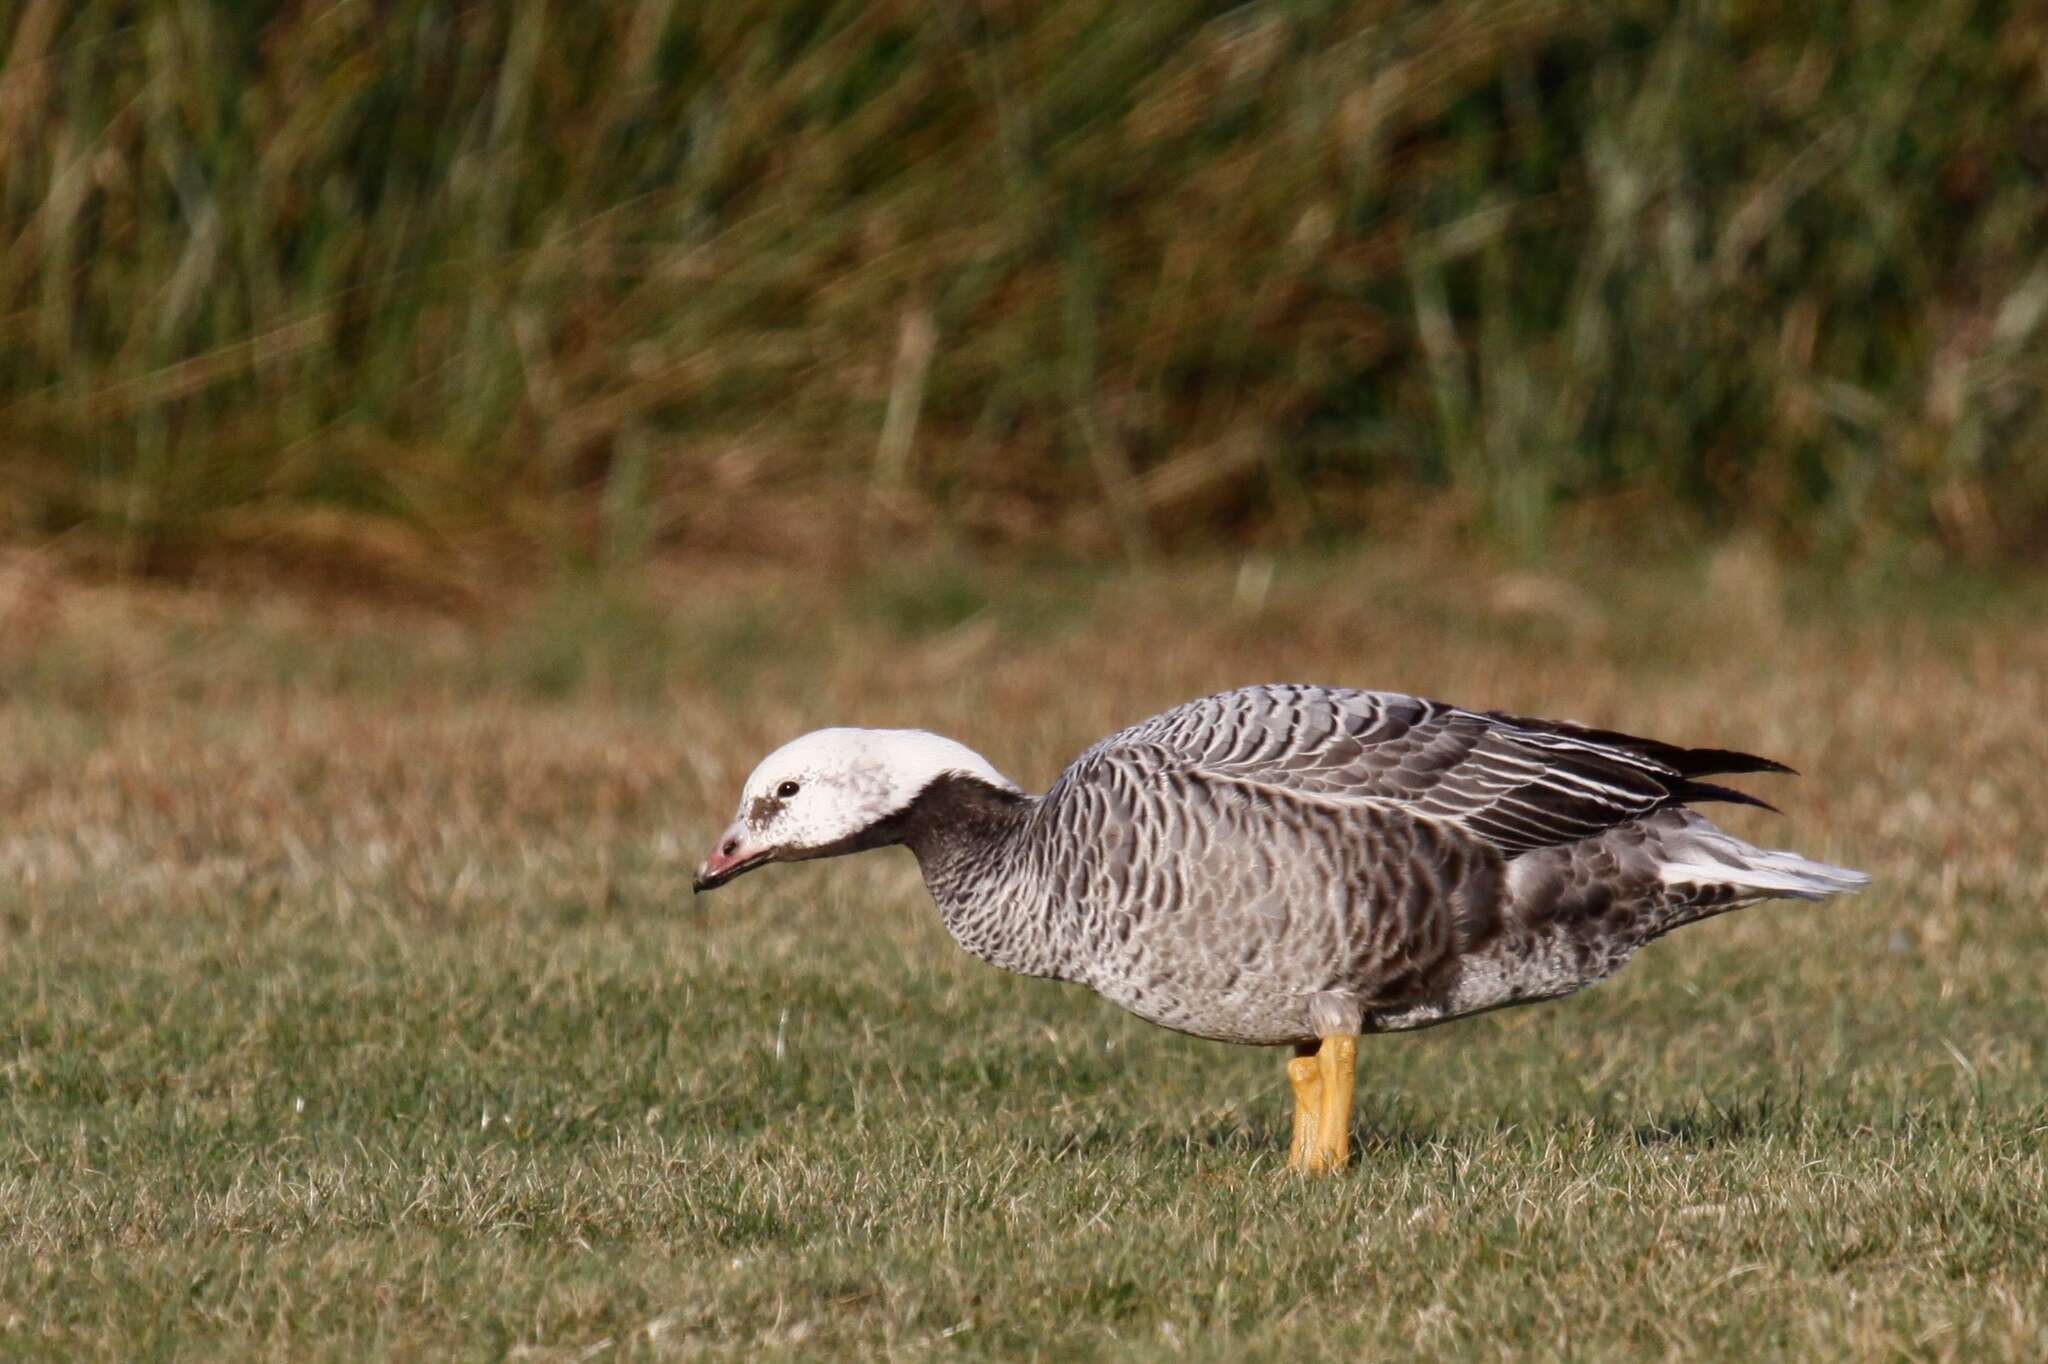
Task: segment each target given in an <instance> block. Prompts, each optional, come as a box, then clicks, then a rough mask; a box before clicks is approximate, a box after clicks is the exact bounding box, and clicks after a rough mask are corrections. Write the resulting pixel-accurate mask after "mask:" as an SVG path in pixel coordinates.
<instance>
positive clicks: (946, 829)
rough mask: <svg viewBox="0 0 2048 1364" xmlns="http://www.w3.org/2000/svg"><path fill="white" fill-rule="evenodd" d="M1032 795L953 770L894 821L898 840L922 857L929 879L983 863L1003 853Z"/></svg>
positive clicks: (932, 785)
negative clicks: (961, 865)
mask: <svg viewBox="0 0 2048 1364" xmlns="http://www.w3.org/2000/svg"><path fill="white" fill-rule="evenodd" d="M1030 808H1031V797H1029V796H1027V795H1024V794H1023V793H1022V792H1019V791H1006V790H1004V789H1003V788H1002V787H1000V786H991V785H989V784H988V783H987V782H985V781H983V780H982V779H981V778H979V777H970V776H968V775H967V774H966V773H964V772H948V773H946V774H944V775H943V776H940V777H938V778H937V779H935V780H934V781H933V782H932V784H931V785H929V786H927V787H925V788H924V790H922V791H920V792H918V793H917V799H915V800H913V801H911V802H910V804H909V806H908V807H907V808H905V809H904V810H903V812H902V813H901V814H899V815H897V816H895V817H894V819H893V820H892V821H890V822H892V823H895V825H896V829H895V830H894V832H895V837H894V838H892V839H891V840H890V841H891V842H895V843H901V844H902V845H903V846H904V847H906V848H908V849H910V850H911V851H912V852H913V853H916V854H917V862H918V865H919V866H921V867H923V868H925V872H926V876H927V878H929V876H930V873H931V871H932V870H933V869H934V868H935V867H951V866H952V865H954V864H956V863H963V862H965V863H979V862H982V861H986V860H988V859H989V858H991V857H996V856H1000V855H1001V850H1002V847H1003V844H1004V843H1006V842H1007V841H1008V839H1009V837H1010V835H1011V834H1013V833H1014V832H1015V831H1016V830H1017V829H1018V828H1019V827H1020V826H1021V825H1022V824H1023V822H1024V817H1025V815H1026V814H1027V813H1029V811H1030Z"/></svg>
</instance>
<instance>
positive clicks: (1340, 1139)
mask: <svg viewBox="0 0 2048 1364" xmlns="http://www.w3.org/2000/svg"><path fill="white" fill-rule="evenodd" d="M1357 1073H1358V1038H1357V1037H1355V1036H1353V1035H1351V1034H1349V1033H1342V1034H1338V1035H1336V1036H1332V1037H1325V1038H1324V1039H1323V1044H1322V1046H1321V1047H1319V1048H1317V1049H1316V1051H1315V1052H1314V1053H1313V1054H1306V1053H1305V1054H1303V1055H1299V1056H1296V1057H1295V1058H1294V1059H1293V1060H1292V1061H1289V1062H1288V1063H1287V1082H1288V1084H1290V1085H1291V1086H1293V1088H1294V1135H1293V1139H1292V1140H1291V1141H1290V1142H1289V1143H1288V1149H1287V1167H1288V1168H1289V1169H1291V1170H1299V1171H1300V1172H1301V1173H1303V1174H1312V1175H1320V1174H1335V1173H1336V1172H1337V1171H1339V1170H1341V1169H1343V1168H1344V1167H1345V1165H1347V1164H1348V1163H1349V1162H1350V1160H1351V1095H1352V1090H1353V1086H1354V1084H1355V1082H1356V1079H1357Z"/></svg>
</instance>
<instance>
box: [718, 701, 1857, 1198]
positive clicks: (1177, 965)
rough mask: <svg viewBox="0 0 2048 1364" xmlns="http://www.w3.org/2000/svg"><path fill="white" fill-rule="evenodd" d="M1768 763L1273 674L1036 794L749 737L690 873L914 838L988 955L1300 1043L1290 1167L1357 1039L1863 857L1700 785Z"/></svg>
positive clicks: (1165, 716) (972, 939)
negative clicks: (753, 756) (1754, 827)
mask: <svg viewBox="0 0 2048 1364" xmlns="http://www.w3.org/2000/svg"><path fill="white" fill-rule="evenodd" d="M1790 771H1791V769H1790V768H1788V767H1785V766H1784V765H1782V764H1780V763H1776V762H1772V761H1771V760H1769V759H1767V758H1759V757H1756V756H1754V755H1751V754H1748V753H1740V752H1735V751H1732V750H1729V749H1720V748H1684V747H1679V746H1677V745H1674V744H1668V743H1662V742H1659V741H1657V740H1653V739H1640V738H1635V737H1632V736H1630V735H1627V734H1621V733H1617V732H1614V731H1612V730H1604V729H1594V728H1591V727H1588V726H1585V725H1581V724H1576V723H1570V722H1561V721H1553V720H1538V719H1530V718H1527V717H1523V716H1518V715H1511V714H1507V713H1505V712H1500V711H1483V712H1482V711H1474V710H1466V709H1462V708H1460V707H1458V706H1454V705H1447V704H1445V703H1443V702H1439V701H1431V700H1425V699H1421V698H1418V697H1413V696H1405V695H1401V694H1398V693H1394V692H1375V691H1356V690H1349V689H1344V688H1337V687H1321V686H1305V685H1291V684H1288V685H1270V686H1255V687H1246V688H1242V689H1239V690H1235V691H1227V692H1222V693H1219V694H1217V695H1214V696H1209V697H1205V698H1202V699H1200V700H1196V701H1190V702H1187V703H1185V704H1183V705H1180V706H1176V707H1174V708H1173V709H1171V710H1168V711H1165V712H1163V713H1161V714H1159V715H1156V716H1153V717H1152V718H1151V719H1149V720H1144V721H1140V722H1139V723H1137V724H1135V725H1132V726H1131V727H1129V728H1128V729H1124V730H1121V731H1119V732H1117V733H1115V734H1112V735H1110V736H1109V737H1108V738H1105V739H1103V740H1101V741H1100V742H1098V743H1096V744H1095V745H1094V746H1093V747H1091V748H1089V749H1088V750H1087V751H1086V752H1084V753H1083V754H1081V756H1080V757H1078V758H1076V759H1075V760H1074V761H1073V763H1072V764H1070V765H1069V766H1068V767H1067V769H1066V770H1065V771H1064V772H1062V773H1061V774H1060V776H1059V778H1058V779H1057V780H1056V781H1054V782H1053V784H1052V785H1051V787H1049V788H1048V789H1047V790H1046V791H1045V793H1044V794H1043V795H1037V796H1034V795H1031V794H1029V793H1028V792H1026V791H1025V790H1023V789H1022V788H1021V787H1019V786H1018V785H1017V784H1016V783H1015V782H1013V781H1011V780H1010V779H1009V778H1008V777H1005V776H1004V775H1003V774H1002V773H1001V772H999V771H997V770H996V768H995V767H994V766H993V765H991V764H990V762H989V761H988V759H986V758H984V757H982V756H981V755H980V754H979V753H976V752H974V751H973V750H972V749H970V748H967V747H966V746H964V745H962V744H959V743H956V742H954V741H953V740H951V739H947V738H943V737H941V736H939V735H937V734H932V733H928V732H926V731H923V730H916V729H851V728H834V729H820V730H816V731H814V732H812V733H809V734H805V735H803V736H802V737H800V738H797V739H794V740H791V741H790V742H789V743H787V744H784V745H783V746H782V747H780V748H778V749H776V750H775V751H774V752H772V753H770V754H769V755H768V756H767V757H765V758H763V759H762V760H761V762H760V765H759V766H757V767H756V768H755V769H754V771H753V773H752V775H750V776H749V777H748V778H747V781H746V785H745V787H744V789H743V790H742V792H741V795H740V802H739V810H738V813H737V815H736V816H735V817H734V819H733V821H732V823H731V825H730V826H729V827H728V828H727V829H726V830H725V832H724V833H723V834H721V835H720V836H719V839H718V842H717V843H716V845H715V847H714V850H713V851H712V853H711V854H710V856H709V857H707V858H706V859H705V860H704V862H703V864H702V865H701V866H700V867H699V868H698V869H697V872H696V875H695V877H694V880H693V886H694V890H695V891H697V892H704V891H709V890H712V889H714V888H715V887H718V886H722V885H724V884H726V883H727V882H729V881H731V880H733V879H734V878H736V877H738V876H740V875H742V874H743V873H746V872H749V871H753V870H755V869H757V868H759V867H762V866H765V865H767V864H768V863H771V862H795V861H802V860H805V859H809V858H816V857H834V856H838V855H841V854H845V853H854V852H861V851H863V850H866V849H870V848H881V847H888V846H892V845H898V844H900V845H902V846H904V847H907V848H909V849H910V851H911V852H912V853H913V854H914V855H915V856H916V858H917V861H918V865H919V868H920V870H921V871H922V873H923V876H924V881H925V885H926V887H927V888H928V889H929V891H930V892H931V896H932V899H933V901H934V902H935V903H936V905H937V907H938V911H939V914H940V917H941V918H942V919H943V920H944V922H945V926H946V928H947V930H948V931H949V932H950V933H951V934H952V936H953V938H954V940H955V941H956V942H958V943H959V945H960V946H961V947H963V948H964V949H966V950H967V951H968V952H970V953H972V954H973V955H975V956H977V957H980V958H981V959H983V960H984V961H987V962H990V963H993V964H994V965H996V966H999V967H1002V968H1004V969H1006V970H1009V971H1014V972H1018V973H1020V974H1022V975H1026V976H1037V977H1043V978H1046V979H1050V980H1056V981H1070V982H1076V983H1079V984H1083V985H1086V986H1088V987H1090V988H1092V989H1094V990H1095V991H1096V992H1097V993H1099V994H1101V995H1102V996H1103V997H1104V998H1106V999H1108V1000H1110V1001H1111V1002H1113V1003H1115V1004H1118V1005H1120V1006H1122V1007H1123V1008H1125V1009H1127V1010H1129V1011H1130V1012H1132V1013H1134V1014H1136V1015H1138V1016H1139V1017H1140V1018H1143V1019H1146V1020H1148V1021H1150V1022H1152V1023H1156V1024H1159V1025H1160V1026H1162V1027H1166V1028H1172V1029H1175V1030H1177V1031H1179V1032H1183V1033H1188V1034H1192V1035H1193V1036H1196V1037H1203V1038H1210V1039H1214V1040H1216V1041H1222V1042H1235V1043H1241V1044H1247V1045H1253V1046H1281V1047H1291V1048H1293V1050H1294V1055H1293V1059H1291V1060H1290V1061H1289V1062H1288V1063H1287V1068H1286V1069H1287V1078H1288V1081H1289V1084H1290V1087H1291V1089H1292V1091H1293V1097H1294V1121H1293V1128H1292V1136H1291V1139H1290V1142H1289V1148H1288V1157H1287V1164H1288V1166H1289V1167H1291V1168H1293V1169H1295V1170H1299V1171H1302V1172H1305V1173H1326V1172H1332V1171H1336V1170H1340V1169H1342V1168H1343V1167H1344V1166H1345V1165H1346V1164H1347V1163H1348V1161H1349V1157H1350V1131H1351V1108H1352V1096H1353V1092H1354V1087H1355V1083H1356V1081H1355V1074H1356V1066H1357V1062H1356V1057H1357V1040H1358V1038H1359V1037H1360V1036H1363V1035H1367V1034H1373V1033H1384V1032H1398V1031H1402V1030H1406V1029H1411V1028H1423V1027H1429V1026H1432V1025H1434V1024H1438V1023H1444V1022H1448V1021H1450V1020H1452V1019H1455V1018H1463V1017H1465V1016H1467V1015H1470V1014H1477V1013H1482V1012H1485V1011H1487V1010H1491V1009H1499V1008H1504V1007H1507V1006H1510V1005H1518V1004H1530V1003H1534V1002H1536V1001H1539V1000H1546V999H1556V998H1559V997H1561V996H1564V995H1568V994H1571V993H1572V992H1574V991H1576V990H1580V989H1583V988H1584V987H1586V986H1588V985H1591V984H1593V983H1594V982H1596V981H1600V980H1604V979H1605V978H1607V977H1608V976H1611V975H1613V974H1614V973H1615V971H1617V970H1619V969H1620V968H1621V966H1622V965H1623V964H1624V963H1626V962H1627V961H1628V959H1629V958H1630V957H1631V956H1632V955H1633V954H1634V953H1635V951H1636V949H1638V948H1640V947H1642V946H1643V945H1644V944H1645V943H1648V942H1650V941H1651V940H1653V939H1655V938H1659V937H1662V936H1663V935H1664V934H1666V933H1669V932H1671V931H1672V930H1673V929H1675V928H1680V927H1682V926H1684V925H1686V924H1689V923H1693V922H1695V921H1697V920H1700V919H1706V918H1710V917H1712V916H1714V915H1717V914H1723V913H1726V912H1727V911H1729V910H1732V909H1740V908H1742V907H1744V906H1747V905H1751V904H1754V903H1756V902H1758V901H1760V900H1767V899H1773V898H1778V897H1793V898H1797V899H1805V900H1821V899H1825V898H1827V897H1828V896H1831V895H1835V894H1837V893H1840V892H1844V891H1853V890H1855V889H1857V888H1859V887H1861V886H1863V885H1865V884H1866V883H1867V882H1868V879H1869V878H1868V877H1866V876H1865V875H1864V874H1863V873H1861V872H1857V871H1853V870H1850V869H1849V868H1846V867H1837V866H1830V865H1828V864H1826V863H1824V862H1817V861H1813V860H1811V859H1809V858H1806V857H1803V856H1801V855H1799V854H1798V853H1794V852H1787V851H1772V850H1768V849H1764V848H1759V847H1756V846H1753V845H1752V844H1750V843H1747V842H1745V841H1743V840H1742V839H1740V838H1737V837H1735V836H1734V835H1732V834H1728V833H1725V832H1723V831H1722V830H1721V829H1719V828H1716V827H1715V826H1714V825H1713V824H1712V823H1710V822H1709V821H1708V820H1707V819H1706V818H1704V817H1703V816H1701V815H1700V814H1699V813H1697V812H1696V811H1695V810H1693V809H1692V808H1691V807H1692V806H1693V805H1695V804H1698V803H1702V802H1709V801H1722V802H1733V803H1737V804H1743V805H1755V806H1761V807H1763V808H1765V809H1772V808H1773V807H1771V806H1769V805H1767V804H1765V802H1763V801H1762V800H1759V799H1757V798H1756V797H1755V796H1752V795H1749V794H1747V793H1745V792H1742V791H1738V790H1734V789H1732V788H1729V787H1726V786H1721V785H1717V784H1715V783H1713V782H1709V781H1704V780H1702V778H1704V777H1708V776H1717V775H1727V774H1749V773H1774V772H1790Z"/></svg>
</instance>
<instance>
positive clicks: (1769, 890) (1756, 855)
mask: <svg viewBox="0 0 2048 1364" xmlns="http://www.w3.org/2000/svg"><path fill="white" fill-rule="evenodd" d="M1670 851H1671V852H1672V853H1674V854H1676V856H1675V857H1673V858H1672V859H1671V860H1669V861H1666V862H1663V863H1660V864H1659V866H1658V868H1657V876H1658V879H1659V880H1661V881H1663V882H1664V883H1665V884H1666V885H1676V884H1680V883H1684V884H1688V885H1700V886H1737V887H1740V888H1742V889H1745V890H1754V891H1758V892H1761V893H1762V894H1765V895H1791V896H1796V897H1798V898H1799V899H1802V900H1824V899H1826V898H1827V897H1828V896H1830V895H1840V894H1842V893H1844V892H1846V891H1855V890H1861V889H1863V887H1865V886H1867V885H1869V884H1870V878H1869V877H1868V876H1866V875H1864V874H1863V873H1862V872H1860V871H1856V870H1853V869H1851V868H1849V867H1837V866H1832V865H1830V864H1829V863H1826V862H1816V861H1814V860H1813V859H1812V858H1810V857H1802V856H1800V855H1799V854H1798V853H1796V852H1789V851H1786V850H1783V849H1775V848H1759V847H1756V846H1755V845H1753V844H1749V843H1745V842H1743V841H1742V840H1741V839H1739V838H1736V837H1734V836H1733V835H1731V834H1726V833H1723V832H1721V830H1719V829H1717V828H1715V827H1714V826H1713V825H1711V824H1709V823H1707V822H1706V821H1705V820H1704V819H1697V820H1695V822H1694V823H1693V824H1692V827H1690V828H1688V829H1687V830H1686V831H1685V833H1684V835H1683V836H1682V837H1681V838H1680V839H1678V840H1675V841H1674V843H1673V845H1672V846H1671V848H1670Z"/></svg>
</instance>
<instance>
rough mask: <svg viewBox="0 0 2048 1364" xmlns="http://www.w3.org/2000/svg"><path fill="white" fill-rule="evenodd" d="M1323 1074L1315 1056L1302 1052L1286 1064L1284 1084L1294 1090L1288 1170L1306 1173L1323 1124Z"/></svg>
mask: <svg viewBox="0 0 2048 1364" xmlns="http://www.w3.org/2000/svg"><path fill="white" fill-rule="evenodd" d="M1322 1077H1323V1072H1322V1067H1321V1066H1320V1065H1319V1064H1318V1063H1317V1061H1316V1058H1315V1053H1313V1052H1310V1051H1306V1050H1304V1051H1303V1052H1302V1053H1301V1054H1300V1055H1298V1056H1296V1057H1295V1058H1294V1059H1293V1060H1292V1061H1289V1062H1288V1063H1287V1083H1288V1084H1290V1085H1292V1086H1293V1087H1294V1136H1293V1139H1292V1140H1290V1141H1289V1142H1288V1143H1287V1168H1288V1169H1290V1170H1301V1171H1307V1170H1308V1169H1309V1168H1310V1167H1309V1157H1310V1154H1311V1153H1312V1152H1313V1151H1314V1150H1315V1146H1316V1134H1317V1132H1318V1131H1319V1130H1320V1128H1321V1124H1322V1121H1323V1078H1322Z"/></svg>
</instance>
